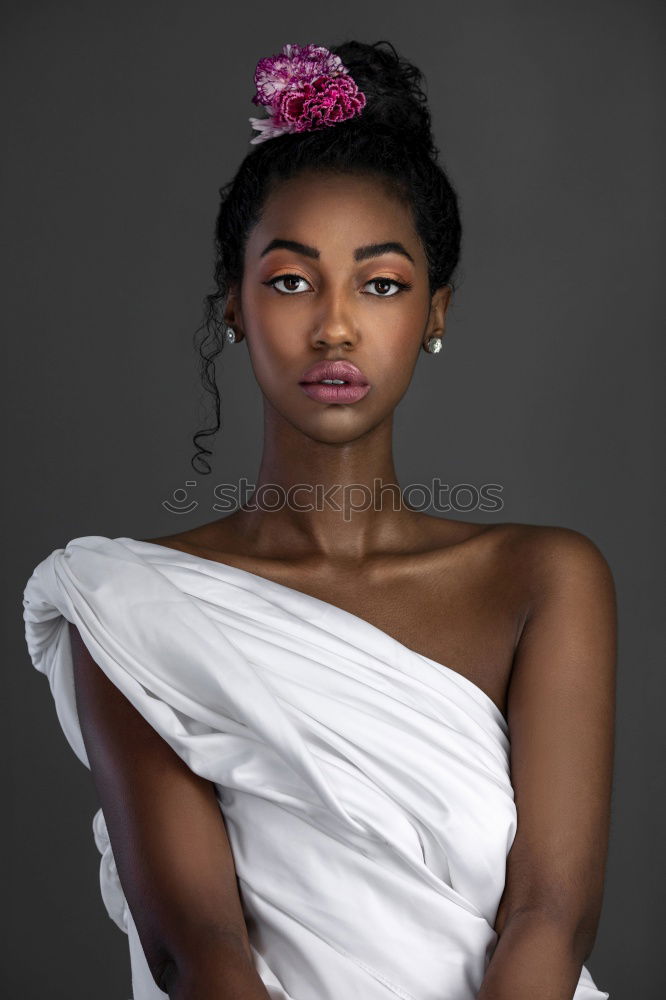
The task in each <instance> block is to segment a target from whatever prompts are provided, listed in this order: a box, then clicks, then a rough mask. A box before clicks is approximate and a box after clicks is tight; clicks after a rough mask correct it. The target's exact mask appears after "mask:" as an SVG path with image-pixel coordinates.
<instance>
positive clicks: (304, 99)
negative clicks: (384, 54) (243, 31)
mask: <svg viewBox="0 0 666 1000" xmlns="http://www.w3.org/2000/svg"><path fill="white" fill-rule="evenodd" d="M254 84H255V87H256V89H257V92H256V94H255V95H254V97H253V98H252V103H253V104H260V105H263V107H264V108H265V109H266V111H267V112H268V117H266V118H250V124H251V125H252V128H254V129H256V130H257V131H258V132H259V135H255V137H254V138H253V139H251V140H250V145H254V144H255V143H258V142H265V140H266V139H273V138H274V137H275V136H278V135H284V134H285V133H288V132H309V131H310V130H312V129H320V128H325V127H327V126H329V125H336V124H337V123H338V122H341V121H345V120H346V119H348V118H353V117H354V115H357V114H360V112H361V111H362V110H363V108H364V107H365V103H366V99H365V94H364V93H363V92H362V91H360V90H359V89H358V87H357V86H356V83H355V82H354V80H353V79H352V77H351V76H350V74H349V70H348V69H347V67H346V66H344V65H343V63H342V60H341V59H340V57H339V56H336V55H334V54H333V53H332V52H330V51H329V50H328V49H327V48H325V47H324V46H323V45H292V44H287V45H284V46H283V48H282V52H281V53H280V55H277V56H267V57H266V58H264V59H260V60H259V62H258V63H257V67H256V69H255V71H254Z"/></svg>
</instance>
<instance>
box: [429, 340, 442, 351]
mask: <svg viewBox="0 0 666 1000" xmlns="http://www.w3.org/2000/svg"><path fill="white" fill-rule="evenodd" d="M441 349H442V338H441V337H430V339H429V340H428V342H427V344H426V351H429V352H430V353H431V354H439V352H440V351H441Z"/></svg>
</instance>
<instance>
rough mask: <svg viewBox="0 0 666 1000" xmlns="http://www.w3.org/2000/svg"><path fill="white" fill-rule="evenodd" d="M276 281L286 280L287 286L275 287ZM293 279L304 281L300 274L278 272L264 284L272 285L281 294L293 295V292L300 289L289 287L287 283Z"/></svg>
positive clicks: (293, 280)
mask: <svg viewBox="0 0 666 1000" xmlns="http://www.w3.org/2000/svg"><path fill="white" fill-rule="evenodd" d="M278 281H283V282H286V283H287V287H286V288H277V283H278ZM295 281H305V278H303V277H301V275H300V274H278V275H277V276H276V277H275V278H271V280H270V281H267V282H266V284H267V285H273V287H274V288H277V290H278V292H280V293H281V294H282V295H293V294H294V293H295V292H299V291H301V289H300V288H293V287H291V288H290V287H289V283H290V282H295ZM306 284H307V282H306Z"/></svg>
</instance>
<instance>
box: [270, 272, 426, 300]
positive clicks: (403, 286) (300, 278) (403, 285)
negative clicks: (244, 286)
mask: <svg viewBox="0 0 666 1000" xmlns="http://www.w3.org/2000/svg"><path fill="white" fill-rule="evenodd" d="M283 278H296V280H297V281H307V278H304V277H303V275H302V274H276V276H275V277H274V278H271V279H270V281H265V282H264V284H265V285H272V286H273V287H274V288H275V282H276V281H282V279H283ZM376 281H388V282H389V283H390V284H392V285H397V287H398V289H399V291H398V292H392V293H391V294H390V295H380V294H379V293H377V294H375V295H373V296H372V297H373V298H375V299H393V298H395V297H396V296H397V295H400V293H401V292H403V291H406V290H407V289H409V288H411V287H412V286H411V284H410V283H409V282H407V281H397V280H396V279H395V278H382V277H379V278H370V280H369V281H366V285H371V284H372V283H373V282H376ZM275 291H276V292H277V293H278V295H298V294H299V292H296V291H291V292H283V291H281V290H280V289H279V288H275Z"/></svg>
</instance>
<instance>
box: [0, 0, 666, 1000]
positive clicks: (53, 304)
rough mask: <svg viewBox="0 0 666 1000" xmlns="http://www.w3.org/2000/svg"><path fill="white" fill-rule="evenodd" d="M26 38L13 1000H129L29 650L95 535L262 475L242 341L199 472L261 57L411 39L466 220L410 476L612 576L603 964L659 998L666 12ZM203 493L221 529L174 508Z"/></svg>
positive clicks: (8, 729)
mask: <svg viewBox="0 0 666 1000" xmlns="http://www.w3.org/2000/svg"><path fill="white" fill-rule="evenodd" d="M2 20H3V28H4V30H3V42H2V48H3V51H2V59H1V63H2V76H3V80H2V83H3V93H4V94H5V98H6V99H7V98H8V101H7V116H8V117H7V122H8V127H7V128H6V134H7V136H8V138H9V142H8V149H7V150H6V152H5V155H4V156H3V164H2V194H3V196H4V197H3V202H4V205H3V241H2V243H3V250H4V251H5V253H4V259H3V264H2V276H3V278H4V279H5V280H4V290H3V293H2V302H3V313H4V327H5V332H4V338H3V340H4V343H3V346H4V348H5V350H6V352H7V355H8V357H7V366H6V371H7V374H8V377H7V378H6V379H5V394H4V395H5V400H4V401H5V403H6V404H7V413H6V418H5V422H4V426H5V428H6V430H7V443H6V450H5V455H6V459H5V464H6V469H7V473H8V476H7V484H6V487H5V491H4V496H3V499H4V501H5V505H6V506H5V509H6V514H5V518H4V523H5V526H6V528H7V529H8V530H7V531H6V533H5V538H6V541H5V546H4V563H5V577H6V582H7V587H8V597H7V599H6V600H5V602H4V604H3V609H4V611H5V612H6V614H7V623H6V627H5V630H4V634H5V635H6V636H7V637H8V640H9V651H8V655H7V657H6V659H5V668H6V675H5V676H6V679H7V681H8V683H7V685H6V690H8V692H9V699H10V700H9V711H8V712H6V714H5V716H4V724H5V735H6V736H7V738H8V755H9V757H10V758H11V760H12V769H11V771H10V772H7V771H5V780H8V781H9V783H10V787H11V790H12V791H11V809H10V813H9V821H8V822H7V823H6V824H5V833H7V832H9V834H10V840H9V844H8V847H7V849H6V850H5V852H4V857H5V859H6V860H8V861H9V866H8V867H9V868H10V869H11V871H9V872H8V873H7V876H6V879H5V886H6V887H7V886H8V887H9V888H10V899H9V901H8V900H7V898H5V901H4V903H3V910H4V912H5V917H8V918H9V919H8V921H7V923H8V926H7V929H6V931H5V934H4V944H5V947H6V958H5V962H6V966H7V968H6V970H5V971H4V972H3V984H4V985H5V987H6V989H7V992H8V995H11V996H13V997H18V996H20V997H21V998H22V1000H31V998H41V997H44V996H48V997H49V998H50V1000H59V998H63V1000H65V998H66V1000H75V998H79V997H81V998H83V997H90V996H92V995H94V996H95V997H96V998H98V1000H125V998H127V997H129V996H130V977H129V960H128V953H127V942H126V938H125V937H124V935H123V934H122V933H121V932H120V931H119V930H118V929H117V928H116V927H115V925H114V924H113V923H112V922H111V921H110V919H109V918H108V916H107V914H106V911H105V910H104V908H103V904H102V902H101V898H100V895H99V887H98V862H99V855H98V853H97V850H96V848H95V845H94V842H93V839H92V831H91V828H90V822H91V820H92V816H93V813H94V811H95V809H96V808H97V804H98V803H97V800H96V796H95V793H94V789H93V786H92V780H91V777H90V774H89V772H88V771H87V770H86V769H85V768H84V767H82V766H81V765H80V763H79V762H78V761H77V760H76V758H75V757H74V755H73V753H72V751H71V749H70V748H69V746H68V745H67V743H66V741H65V739H64V737H63V735H62V732H61V730H60V728H59V724H58V722H57V719H56V716H55V711H54V709H53V704H52V700H51V695H50V693H49V690H48V686H47V683H46V680H45V678H44V677H42V676H41V675H40V674H38V673H37V672H36V671H34V670H33V669H32V667H31V664H30V661H29V658H28V656H27V650H26V647H25V643H24V637H23V623H22V607H21V597H22V590H23V586H24V585H25V581H26V580H27V578H28V576H29V575H30V573H31V572H32V569H33V568H34V566H35V565H36V564H37V563H38V562H39V561H40V560H41V559H43V558H44V557H45V556H46V555H48V554H49V553H50V552H51V551H52V550H53V549H54V548H57V547H60V546H62V545H64V544H66V542H67V541H68V540H69V539H71V538H74V537H77V536H80V535H86V534H102V535H108V536H111V537H116V536H119V535H129V536H132V537H138V538H141V537H149V536H156V535H159V534H164V533H167V532H171V531H177V530H182V529H184V528H185V527H186V526H194V525H195V524H199V523H203V522H205V521H210V520H212V519H213V518H214V517H216V516H219V515H217V514H216V512H215V511H213V509H212V502H213V497H212V487H213V485H214V484H216V483H219V482H236V481H237V480H238V478H239V477H241V476H243V475H245V476H247V477H248V478H249V479H250V480H253V477H254V475H255V473H256V470H257V462H258V458H259V449H260V440H261V409H260V405H259V403H260V397H259V392H258V389H257V388H256V385H255V384H254V381H253V377H252V373H251V369H250V366H249V362H248V358H247V353H246V350H245V347H241V348H236V349H230V350H228V351H225V354H224V365H223V367H224V372H223V374H222V377H221V388H222V392H223V399H224V404H223V405H224V420H225V424H224V431H223V433H222V434H221V435H218V437H217V438H216V439H215V442H216V445H215V447H216V452H215V465H214V469H213V474H212V475H211V476H209V477H202V476H197V475H196V474H195V473H194V472H193V470H192V469H191V467H190V465H189V460H190V457H191V454H192V448H191V443H190V436H191V434H192V433H193V432H194V431H195V430H196V429H197V428H198V427H199V426H200V421H199V416H200V414H199V412H198V402H197V401H198V389H197V385H198V374H197V368H196V359H195V355H194V352H193V349H192V346H191V337H192V333H193V331H194V329H195V328H196V327H197V325H198V324H199V321H200V319H201V303H202V298H203V295H204V294H205V293H206V292H207V291H210V290H212V283H211V282H212V270H211V268H212V228H213V222H214V217H215V213H216V211H217V202H218V188H219V186H220V185H221V184H222V183H224V182H225V181H226V180H227V179H228V178H229V177H230V176H231V174H232V173H233V171H234V170H235V168H236V166H237V164H238V163H239V162H240V160H241V158H242V157H243V156H244V155H245V153H246V152H247V151H248V150H249V148H250V147H249V146H248V145H247V143H248V141H249V139H250V138H251V136H252V135H253V134H254V133H252V132H251V131H250V127H249V125H248V122H247V118H248V116H249V115H252V114H257V109H256V108H255V106H254V105H252V104H251V101H250V98H251V96H252V94H253V92H254V88H253V85H252V73H253V70H254V66H255V63H256V61H257V59H259V58H260V57H261V56H264V55H269V54H271V53H276V52H278V51H279V49H280V48H281V46H282V45H283V44H284V43H285V42H287V41H292V42H299V43H301V44H304V43H306V42H309V41H314V42H316V43H319V44H324V45H327V44H335V43H337V42H339V41H342V40H344V39H345V38H346V37H356V38H358V39H360V40H362V41H368V42H372V41H376V40H378V39H380V38H388V39H389V40H391V41H393V43H394V44H395V45H396V46H397V47H398V49H399V51H401V52H402V53H403V54H404V55H406V56H407V57H408V58H410V59H411V60H413V61H414V62H416V63H417V64H418V65H419V66H421V68H422V69H423V70H424V72H425V73H426V77H427V80H428V85H429V94H430V98H431V104H432V111H433V117H434V125H435V129H436V135H437V138H438V142H439V144H440V148H441V151H442V159H443V162H444V164H445V166H446V168H447V169H448V171H449V172H450V176H451V178H452V181H453V183H454V185H455V186H456V188H457V190H458V192H459V195H460V199H461V209H462V218H463V229H464V244H463V260H462V266H461V268H460V270H459V272H458V281H459V282H460V288H459V291H458V294H457V296H456V298H455V301H454V305H453V307H452V308H451V311H450V322H449V328H448V332H447V337H446V339H445V342H444V350H443V352H442V353H441V354H440V355H439V356H437V357H436V358H432V357H428V356H427V355H425V354H424V355H422V356H421V358H420V359H419V363H418V365H417V370H416V374H415V379H414V383H413V386H412V387H411V389H410V392H409V393H408V395H407V397H406V398H405V400H404V401H403V403H402V404H401V406H400V407H399V410H398V415H397V428H396V461H397V468H398V472H399V475H400V478H401V482H402V483H403V485H404V484H408V483H414V482H426V483H427V482H430V480H431V479H432V477H433V476H436V475H439V476H441V478H442V479H443V480H444V482H447V483H449V484H457V483H472V484H476V485H477V486H479V485H481V484H484V483H498V484H501V486H502V487H503V493H502V496H503V501H504V507H503V509H501V510H499V511H496V512H492V511H491V512H482V511H479V510H471V511H464V510H463V511H458V512H456V511H453V512H452V513H450V514H449V515H448V516H454V517H455V516H458V517H461V518H462V519H466V520H482V521H495V520H501V521H524V522H529V523H537V524H558V525H565V526H567V527H571V528H575V529H577V530H579V531H582V532H584V533H586V534H588V535H589V536H590V537H591V538H592V539H593V540H594V541H595V542H596V543H597V544H598V545H599V546H600V548H601V549H602V551H603V552H604V554H605V555H606V557H607V559H608V560H609V562H610V564H611V567H612V569H613V572H614V575H615V580H616V585H617V591H618V600H619V607H620V656H619V677H618V729H617V750H616V777H615V792H614V801H613V822H612V834H611V849H610V858H609V865H608V876H607V888H606V895H605V900H604V910H603V916H602V919H601V924H600V928H599V934H598V938H597V944H596V947H595V950H594V952H593V954H592V956H591V958H590V960H589V961H588V963H587V964H588V966H589V968H590V970H591V972H592V975H593V977H594V978H595V980H596V982H597V984H598V985H599V986H600V987H601V988H603V989H606V990H608V991H609V992H610V995H611V998H612V1000H621V998H625V997H626V998H635V997H640V998H641V1000H649V998H652V997H657V996H658V995H660V993H661V990H660V987H663V985H664V979H665V974H664V964H663V954H662V952H663V947H662V940H663V934H664V918H663V885H664V850H663V844H664V835H665V830H664V816H663V812H664V809H663V780H660V779H661V778H662V775H663V760H664V742H663V735H662V733H663V726H662V720H663V697H664V691H665V688H664V678H663V657H658V656H657V647H658V644H659V640H660V638H661V635H660V630H661V619H662V618H663V588H662V586H661V585H662V583H663V574H662V573H661V569H662V562H663V541H664V533H663V513H662V509H663V502H662V501H661V500H659V497H660V496H661V497H662V498H663V495H664V492H663V489H664V486H663V477H662V475H661V474H660V472H661V470H660V468H659V464H658V456H659V457H660V455H661V448H663V441H660V440H659V435H658V431H657V425H658V418H659V417H660V415H661V413H660V407H659V401H658V389H657V386H658V381H657V363H658V361H659V359H660V357H659V356H660V354H661V347H662V343H663V337H662V333H663V324H662V323H661V322H660V321H661V317H662V315H663V308H664V301H663V277H662V275H663V270H664V191H663V187H662V186H661V184H660V181H661V179H662V178H663V176H664V167H665V164H664V147H663V127H661V121H662V119H663V115H664V108H663V102H662V100H661V93H662V88H663V82H664V81H663V75H664V72H663V60H662V61H660V56H661V52H662V50H663V42H664V33H665V32H664V8H663V5H661V4H658V3H652V2H647V0H642V2H638V0H626V2H622V3H620V2H613V0H605V2H582V3H581V2H577V3H573V2H571V0H569V2H562V0H558V2H548V3H540V2H537V3H534V2H527V0H525V2H516V0H513V2H505V3H497V2H493V0H485V2H478V0H477V2H474V3H460V2H456V3H447V2H440V3H437V4H432V6H428V5H426V4H418V3H417V4H414V3H410V4H409V5H408V6H407V7H405V5H404V4H398V3H389V4H386V3H384V4H382V5H381V6H379V7H377V6H376V5H375V4H364V5H360V7H359V5H357V4H354V5H351V4H350V5H344V4H340V3H337V4H335V5H331V6H330V9H327V7H326V6H325V5H322V6H320V5H314V4H303V5H301V4H295V3H291V4H288V5H286V4H278V3H270V4H269V3H253V4H240V5H234V6H233V7H232V6H229V5H225V4H223V3H221V2H219V0H216V2H193V3H189V4H187V5H185V4H176V3H173V2H164V0H162V2H160V3H156V2H155V3H138V4H130V3H128V2H124V0H114V2H113V3H108V2H107V3H104V4H100V3H96V2H90V0H87V2H83V0H80V2H73V0H72V2H60V3H35V2H29V0H28V2H26V0H22V2H21V3H20V4H19V3H11V4H5V6H4V10H3V17H2ZM660 445H661V448H660ZM187 479H195V480H196V481H197V486H196V488H194V489H191V490H190V495H191V496H194V497H195V499H196V501H197V504H198V506H197V508H196V510H195V511H194V512H193V513H191V514H189V515H178V514H170V513H168V512H167V511H166V510H165V509H164V508H163V507H162V501H163V500H168V499H169V498H170V497H171V496H172V494H173V492H174V490H177V489H178V488H181V487H183V485H184V483H185V480H187ZM5 759H6V758H5ZM350 902H351V901H350ZM341 1000H343V998H341Z"/></svg>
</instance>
